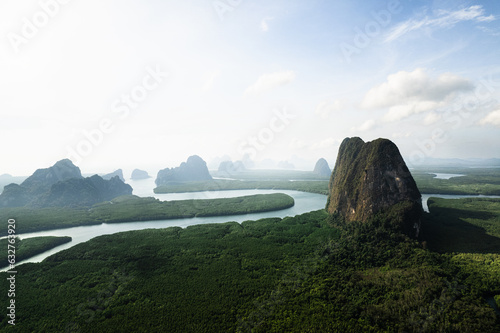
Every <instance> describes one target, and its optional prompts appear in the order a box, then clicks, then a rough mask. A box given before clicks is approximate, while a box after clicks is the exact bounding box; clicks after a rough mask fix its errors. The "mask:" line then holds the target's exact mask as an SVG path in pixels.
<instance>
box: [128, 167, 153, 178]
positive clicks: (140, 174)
mask: <svg viewBox="0 0 500 333" xmlns="http://www.w3.org/2000/svg"><path fill="white" fill-rule="evenodd" d="M130 178H131V179H133V180H141V179H148V178H151V176H150V175H149V174H148V172H147V171H144V170H139V169H134V171H132V176H131V177H130Z"/></svg>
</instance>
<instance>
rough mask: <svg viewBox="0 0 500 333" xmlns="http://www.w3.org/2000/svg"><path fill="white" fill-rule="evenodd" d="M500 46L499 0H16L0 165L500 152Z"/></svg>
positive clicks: (25, 168)
mask: <svg viewBox="0 0 500 333" xmlns="http://www.w3.org/2000/svg"><path fill="white" fill-rule="evenodd" d="M499 41H500V2H497V1H460V0H452V1H446V0H439V1H419V0H411V1H409V0H406V1H403V0H401V1H397V0H395V1H393V0H389V1H368V0H364V1H361V0H354V1H334V0H329V1H327V0H307V1H306V0H272V1H270V0H266V1H264V0H220V1H219V0H185V1H168V0H142V1H138V0H135V1H133V0H120V1H118V0H110V1H96V0H85V1H82V0H40V1H31V0H24V1H18V0H3V1H1V2H0V153H1V156H2V157H1V160H0V174H3V173H9V174H11V175H15V176H21V175H29V174H31V173H32V172H34V171H35V170H36V169H38V168H42V167H48V166H51V165H53V164H54V163H55V162H56V161H58V160H60V159H63V158H70V159H71V160H72V161H73V162H74V163H75V164H76V165H78V166H79V167H80V168H81V169H82V172H84V173H97V172H111V171H113V170H116V169H118V168H122V169H124V170H125V171H126V172H131V171H132V169H134V168H139V169H145V170H148V171H150V173H155V172H156V171H157V170H159V169H162V168H166V167H174V166H176V165H179V164H180V163H181V162H182V161H185V160H186V159H187V158H188V157H189V156H191V155H195V154H196V155H199V156H201V157H202V158H203V159H204V160H205V161H207V162H208V165H209V167H210V168H217V164H218V162H220V161H222V160H225V159H232V160H241V159H245V160H246V161H253V163H254V165H255V166H257V167H259V166H260V167H276V166H277V165H278V163H279V162H282V163H283V162H285V161H286V162H288V163H291V164H293V165H294V166H295V167H296V168H297V169H312V168H313V166H314V163H315V162H316V160H318V159H319V158H325V159H326V160H327V161H328V162H329V164H330V167H332V168H333V166H334V163H335V159H336V155H337V150H338V148H339V145H340V143H341V142H342V140H343V139H344V138H346V137H353V136H359V137H361V138H362V139H363V140H365V141H371V140H374V139H376V138H379V137H384V138H388V139H390V140H392V141H394V142H395V143H396V144H397V145H398V147H399V149H400V151H401V153H402V155H403V156H404V158H405V160H406V162H407V164H408V165H410V166H418V165H422V164H423V163H425V160H426V159H427V158H429V157H430V158H500V149H499V148H498V142H499V139H500V102H499V98H500V63H499V62H500V60H499V55H500V42H499ZM282 165H283V164H282ZM126 176H127V175H126Z"/></svg>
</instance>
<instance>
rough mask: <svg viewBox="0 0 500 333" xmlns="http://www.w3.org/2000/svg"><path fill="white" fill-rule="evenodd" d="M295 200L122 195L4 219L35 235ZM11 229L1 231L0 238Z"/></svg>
mask: <svg viewBox="0 0 500 333" xmlns="http://www.w3.org/2000/svg"><path fill="white" fill-rule="evenodd" d="M293 205H294V200H293V198H292V197H290V196H288V195H286V194H283V193H273V194H257V195H250V196H244V197H236V198H223V199H202V200H179V201H160V200H158V199H155V198H151V197H149V198H139V197H136V196H122V197H118V198H115V199H114V200H112V201H107V202H104V203H101V204H97V205H94V206H93V207H92V208H91V209H81V208H80V209H79V208H66V207H64V208H60V207H52V208H42V209H30V208H26V207H19V208H4V209H2V210H1V211H0V220H2V221H6V220H7V219H12V218H13V219H16V228H17V230H16V231H17V233H26V232H34V231H39V230H50V229H58V228H69V227H75V226H80V225H91V224H100V223H104V222H106V223H113V222H129V221H152V220H165V219H175V218H188V217H195V216H196V217H201V216H223V215H236V214H248V213H257V212H267V211H273V210H279V209H285V208H289V207H292V206H293ZM6 233H7V228H5V229H3V230H0V236H1V235H5V234H6Z"/></svg>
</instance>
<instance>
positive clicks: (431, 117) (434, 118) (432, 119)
mask: <svg viewBox="0 0 500 333" xmlns="http://www.w3.org/2000/svg"><path fill="white" fill-rule="evenodd" d="M440 120H441V115H440V114H437V113H436V112H429V114H428V115H427V116H425V118H424V125H426V126H429V125H432V124H435V123H437V122H438V121H440Z"/></svg>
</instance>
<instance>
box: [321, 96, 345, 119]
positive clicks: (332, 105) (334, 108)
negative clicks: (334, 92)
mask: <svg viewBox="0 0 500 333" xmlns="http://www.w3.org/2000/svg"><path fill="white" fill-rule="evenodd" d="M343 107H344V105H343V103H342V102H341V101H340V100H335V101H333V102H330V101H323V102H321V103H319V104H318V106H317V107H316V111H315V112H314V113H315V114H317V115H318V116H320V117H321V118H323V119H328V118H329V117H330V115H331V114H332V113H335V112H338V111H340V110H342V108H343Z"/></svg>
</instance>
